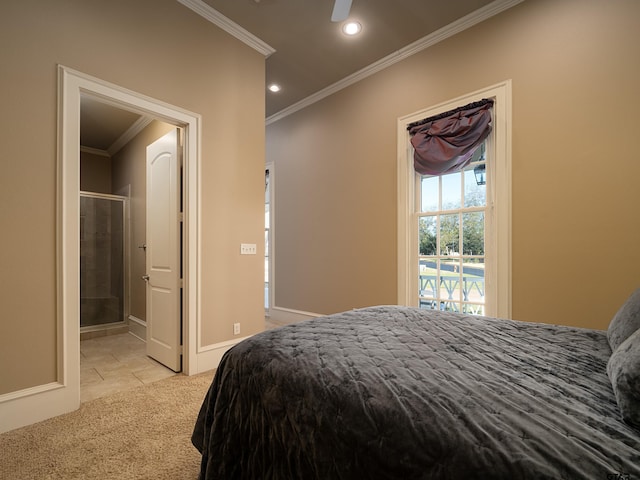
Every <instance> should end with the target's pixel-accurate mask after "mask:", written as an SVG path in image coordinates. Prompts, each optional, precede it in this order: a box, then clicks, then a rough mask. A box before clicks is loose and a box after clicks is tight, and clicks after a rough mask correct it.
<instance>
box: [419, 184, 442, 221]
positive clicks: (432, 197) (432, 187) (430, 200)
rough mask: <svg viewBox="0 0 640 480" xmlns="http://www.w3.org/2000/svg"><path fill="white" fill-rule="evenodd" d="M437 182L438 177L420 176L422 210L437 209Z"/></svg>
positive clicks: (434, 210) (438, 195)
mask: <svg viewBox="0 0 640 480" xmlns="http://www.w3.org/2000/svg"><path fill="white" fill-rule="evenodd" d="M439 183H440V182H439V177H422V182H421V183H420V185H421V195H420V198H421V205H422V211H423V212H436V211H438V210H439V208H438V198H439V197H440V193H439V190H438V189H439Z"/></svg>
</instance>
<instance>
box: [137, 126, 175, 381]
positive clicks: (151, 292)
mask: <svg viewBox="0 0 640 480" xmlns="http://www.w3.org/2000/svg"><path fill="white" fill-rule="evenodd" d="M178 154H179V150H178V132H177V129H176V130H173V131H171V132H169V133H168V134H166V135H165V136H164V137H162V138H160V139H158V140H156V141H155V142H154V143H152V144H151V145H149V146H148V147H147V238H146V241H147V249H146V251H147V271H146V276H145V277H146V280H147V319H146V320H147V355H149V356H150V357H152V358H154V359H156V360H157V361H159V362H160V363H162V364H164V365H166V366H167V367H169V368H170V369H171V370H173V371H175V372H179V371H180V369H181V362H180V360H181V358H180V355H181V345H180V329H181V321H180V316H181V309H180V303H181V302H180V295H181V292H180V218H179V207H180V196H179V192H180V190H179V188H178V187H179V185H178V182H179V168H180V162H179V157H178Z"/></svg>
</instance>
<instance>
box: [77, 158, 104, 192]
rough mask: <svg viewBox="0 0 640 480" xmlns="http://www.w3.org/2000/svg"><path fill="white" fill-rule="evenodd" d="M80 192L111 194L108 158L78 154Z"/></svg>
mask: <svg viewBox="0 0 640 480" xmlns="http://www.w3.org/2000/svg"><path fill="white" fill-rule="evenodd" d="M80 190H83V191H85V192H94V193H112V191H111V158H110V157H106V156H104V155H96V154H95V153H88V152H80Z"/></svg>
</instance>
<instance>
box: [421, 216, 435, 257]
mask: <svg viewBox="0 0 640 480" xmlns="http://www.w3.org/2000/svg"><path fill="white" fill-rule="evenodd" d="M436 218H437V217H435V216H428V217H420V223H419V224H418V237H419V238H418V242H419V243H418V245H419V246H420V255H436V251H437V250H436V232H437V219H436Z"/></svg>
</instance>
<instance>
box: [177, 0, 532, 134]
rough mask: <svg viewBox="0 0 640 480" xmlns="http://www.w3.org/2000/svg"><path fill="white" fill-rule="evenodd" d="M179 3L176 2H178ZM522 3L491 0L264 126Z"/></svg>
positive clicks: (278, 115) (518, 0)
mask: <svg viewBox="0 0 640 480" xmlns="http://www.w3.org/2000/svg"><path fill="white" fill-rule="evenodd" d="M178 1H180V0H178ZM523 1H524V0H495V1H494V2H491V3H490V4H488V5H485V6H484V7H482V8H479V9H478V10H476V11H475V12H472V13H470V14H468V15H466V16H464V17H462V18H460V19H458V20H456V21H455V22H452V23H450V24H449V25H446V26H444V27H442V28H440V29H439V30H436V31H435V32H433V33H430V34H429V35H427V36H425V37H422V38H421V39H419V40H417V41H415V42H413V43H410V44H409V45H407V46H406V47H404V48H401V49H400V50H397V51H396V52H394V53H392V54H390V55H387V56H386V57H384V58H382V59H380V60H378V61H377V62H374V63H372V64H371V65H369V66H367V67H365V68H363V69H362V70H359V71H357V72H355V73H353V74H351V75H349V76H348V77H345V78H343V79H342V80H339V81H338V82H336V83H334V84H332V85H329V86H328V87H326V88H324V89H322V90H319V91H318V92H316V93H314V94H313V95H310V96H308V97H306V98H304V99H302V100H300V101H299V102H296V103H294V104H293V105H290V106H289V107H287V108H284V109H282V110H280V111H279V112H277V113H274V114H273V115H271V116H269V117H267V119H266V124H267V125H270V124H271V123H274V122H277V121H278V120H281V119H283V118H284V117H286V116H288V115H291V114H292V113H295V112H297V111H298V110H302V109H303V108H305V107H308V106H309V105H312V104H314V103H316V102H318V101H320V100H322V99H323V98H326V97H328V96H329V95H333V94H334V93H336V92H339V91H340V90H342V89H344V88H347V87H348V86H350V85H353V84H354V83H356V82H359V81H360V80H363V79H365V78H367V77H369V76H371V75H373V74H374V73H378V72H380V71H381V70H384V69H385V68H388V67H390V66H392V65H394V64H396V63H398V62H400V61H402V60H404V59H406V58H409V57H410V56H412V55H415V54H416V53H418V52H421V51H423V50H426V49H427V48H429V47H432V46H433V45H436V44H437V43H440V42H441V41H443V40H446V39H447V38H449V37H452V36H454V35H456V34H458V33H460V32H462V31H464V30H467V29H468V28H471V27H473V26H474V25H477V24H478V23H480V22H483V21H485V20H487V19H489V18H491V17H493V16H495V15H497V14H499V13H501V12H504V11H505V10H508V9H509V8H511V7H513V6H515V5H518V4H519V3H522V2H523Z"/></svg>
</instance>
